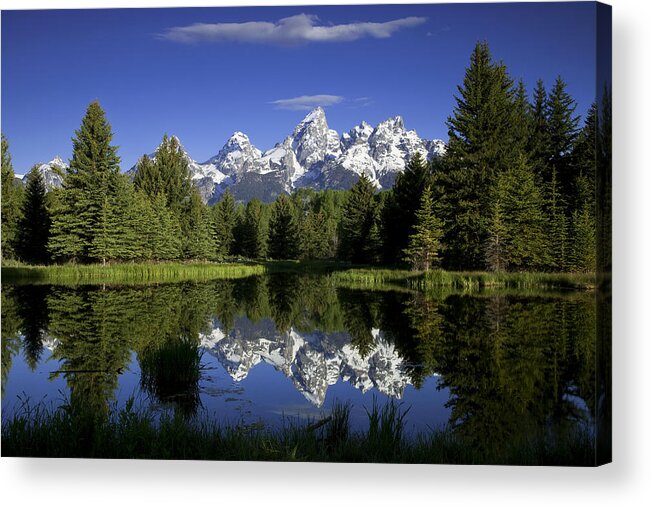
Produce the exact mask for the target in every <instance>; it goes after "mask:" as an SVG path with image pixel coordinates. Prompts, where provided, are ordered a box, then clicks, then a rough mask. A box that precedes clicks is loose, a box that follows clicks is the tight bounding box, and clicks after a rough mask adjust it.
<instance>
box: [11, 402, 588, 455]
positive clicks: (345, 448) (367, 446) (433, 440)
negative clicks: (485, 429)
mask: <svg viewBox="0 0 651 506" xmlns="http://www.w3.org/2000/svg"><path fill="white" fill-rule="evenodd" d="M350 409H351V408H350V405H348V404H346V405H341V404H335V405H334V406H333V409H332V410H331V411H330V413H329V414H328V415H327V416H324V417H323V418H321V419H320V420H309V421H308V422H303V423H300V422H292V421H286V422H285V424H284V426H283V427H282V428H281V429H268V428H265V427H264V425H263V424H261V423H257V424H252V425H243V424H239V425H219V424H217V423H214V422H211V421H207V420H202V419H190V418H188V417H185V416H174V415H162V417H156V416H155V415H154V414H152V413H150V412H147V411H142V410H135V409H133V403H132V401H130V402H128V403H127V406H126V407H125V408H124V409H121V410H118V411H116V412H112V414H110V415H108V417H104V418H102V417H99V416H93V415H91V414H89V413H87V412H85V411H84V410H83V409H82V410H79V409H75V408H74V407H73V406H71V405H69V404H67V405H64V406H63V407H62V408H59V409H56V410H53V411H52V410H46V409H43V408H41V407H36V408H30V407H28V406H27V407H24V408H23V411H21V412H20V413H18V414H16V415H14V416H13V417H10V418H9V419H5V421H3V424H2V456H3V457H6V456H30V457H89V458H141V459H195V460H201V459H205V460H274V461H311V462H395V463H431V464H519V465H577V466H589V465H594V441H593V438H592V437H591V436H590V434H589V433H588V432H587V431H585V430H576V429H573V430H565V431H554V432H553V434H554V435H553V436H552V435H551V432H550V431H549V430H546V431H545V432H544V433H542V432H541V433H539V434H533V435H531V436H530V437H527V438H524V439H521V440H518V441H514V442H512V443H511V444H506V445H504V444H502V445H496V446H495V448H493V449H491V450H486V449H480V448H478V447H477V446H476V445H474V444H470V443H466V442H464V441H463V439H461V438H460V437H459V436H458V435H457V433H456V432H454V431H452V430H433V431H429V432H427V433H422V434H418V435H416V436H414V437H407V436H406V434H405V422H404V417H405V414H406V412H405V411H404V410H403V409H402V407H401V405H399V404H395V403H389V404H387V405H385V406H382V407H380V406H378V405H377V404H374V406H373V407H372V409H371V411H369V412H367V414H368V421H369V424H368V428H367V429H366V430H360V431H352V430H351V429H350V425H349V418H350Z"/></svg>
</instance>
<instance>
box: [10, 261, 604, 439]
mask: <svg viewBox="0 0 651 506" xmlns="http://www.w3.org/2000/svg"><path fill="white" fill-rule="evenodd" d="M596 319H597V312H596V302H595V295H594V293H590V292H566V293H554V292H523V291H512V290H493V291H479V292H472V293H465V292H459V291H441V292H437V293H428V294H427V295H425V294H423V293H418V292H409V291H399V290H395V291H391V290H383V291H370V290H358V289H352V288H343V287H336V286H333V285H332V284H331V283H328V282H325V280H324V278H322V277H319V276H311V275H304V274H303V275H298V274H274V275H267V276H257V277H251V278H246V279H242V280H221V281H213V282H208V283H183V284H170V285H160V286H142V287H131V286H129V287H96V286H77V287H67V286H46V285H31V286H11V285H3V287H2V365H3V367H2V403H3V417H7V416H10V415H11V413H12V412H15V411H16V410H18V409H20V406H21V402H22V401H21V399H24V398H26V397H27V398H29V399H30V401H31V402H38V401H39V400H41V399H42V398H43V397H44V396H45V395H47V398H48V400H49V401H52V400H53V399H57V398H59V399H60V397H61V396H60V395H57V392H58V391H59V390H63V392H64V394H65V396H66V397H67V398H68V399H69V400H76V401H81V402H83V403H84V404H85V405H87V406H92V407H93V409H96V410H97V411H98V412H102V411H107V410H109V409H113V408H114V407H115V402H113V401H118V404H119V403H120V401H124V399H125V397H127V396H129V395H132V394H133V391H134V390H136V391H137V392H142V393H143V394H144V395H142V398H143V399H144V402H145V404H146V405H148V406H150V407H156V406H167V407H168V408H169V409H183V410H185V411H186V412H189V413H190V414H192V413H194V412H196V411H197V410H198V409H199V406H203V408H201V411H200V413H201V414H202V416H208V417H214V418H215V419H219V420H227V421H231V422H238V421H241V420H243V419H245V418H246V416H249V421H250V420H252V419H258V420H259V419H261V420H262V421H263V422H265V423H268V424H270V425H274V424H276V423H278V417H280V416H281V414H283V413H291V412H296V413H298V412H305V413H308V414H311V415H316V414H318V413H319V412H320V410H327V409H329V408H330V407H331V404H332V402H333V401H335V400H336V401H340V402H346V401H349V402H351V403H352V404H354V405H356V407H357V409H358V412H357V417H355V416H353V417H352V421H353V424H356V423H357V424H359V426H361V425H363V423H364V411H363V409H364V408H365V407H366V406H368V405H369V403H370V402H371V401H370V399H371V398H377V399H378V400H379V401H380V402H387V401H389V400H390V399H402V400H403V401H404V402H405V405H404V408H405V409H406V408H408V407H411V410H410V411H409V413H408V416H407V418H406V420H407V422H408V424H409V423H411V424H412V425H413V426H415V427H419V428H421V429H424V430H426V429H427V428H428V427H435V426H438V425H441V424H448V425H449V426H450V427H451V428H453V430H455V431H457V432H458V433H459V434H460V435H461V436H463V437H465V438H468V440H469V441H471V442H477V444H486V442H487V441H491V442H493V443H495V444H499V442H500V441H504V440H506V439H509V438H514V437H516V436H518V435H521V434H526V432H527V431H529V430H534V429H539V428H541V427H546V426H549V425H550V424H559V423H560V424H575V423H582V424H587V425H588V426H589V425H590V424H591V423H592V420H593V413H594V410H595V407H596V406H595V404H596V402H595V397H596V392H595V391H594V389H595V386H594V385H595V382H594V377H595V332H596V330H595V329H596V327H597V325H596ZM178 340H182V342H183V343H185V344H184V346H185V348H184V347H180V348H179V347H178V346H177V347H176V348H172V350H173V351H170V349H168V348H166V346H168V345H169V344H170V343H171V344H174V343H176V342H177V341H178ZM186 348H187V349H186ZM187 354H189V355H190V356H189V358H190V359H191V358H192V355H193V354H198V355H199V356H200V357H201V364H202V365H201V367H202V370H201V371H200V374H199V375H198V376H197V377H198V378H199V379H198V380H193V379H192V377H193V376H192V375H191V374H186V373H187V372H188V371H185V370H183V368H184V367H186V368H187V367H190V366H185V365H180V364H186V363H194V362H192V360H190V361H189V362H187V361H183V360H184V357H185V355H187ZM53 371H54V374H46V373H52V372H53ZM145 372H146V373H147V378H148V380H147V382H144V381H143V378H142V377H144V376H145ZM159 373H160V374H159ZM163 373H167V374H163ZM284 378H289V383H288V382H287V380H286V379H284ZM162 382H165V384H164V385H163V384H162ZM193 382H194V384H193ZM290 384H291V387H290V386H289V385H290ZM152 385H153V386H152ZM145 387H147V388H145ZM163 387H164V388H163ZM190 390H192V391H193V392H194V393H192V394H190V393H189V391H190ZM292 391H293V392H294V393H292ZM197 392H198V394H197ZM191 395H197V397H196V402H189V403H188V402H185V403H184V402H183V401H182V399H183V398H184V396H185V397H189V396H191ZM296 395H298V397H297V396H296ZM301 399H302V400H301ZM59 402H60V400H59ZM353 415H355V413H353ZM355 420H357V421H355Z"/></svg>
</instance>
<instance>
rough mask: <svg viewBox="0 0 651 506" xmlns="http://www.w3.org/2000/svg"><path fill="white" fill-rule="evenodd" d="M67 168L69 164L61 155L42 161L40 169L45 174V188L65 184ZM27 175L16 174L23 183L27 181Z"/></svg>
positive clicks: (58, 186) (59, 186)
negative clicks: (64, 176) (45, 161)
mask: <svg viewBox="0 0 651 506" xmlns="http://www.w3.org/2000/svg"><path fill="white" fill-rule="evenodd" d="M67 168H68V164H67V163H66V162H64V161H63V159H62V158H61V157H60V156H55V157H54V158H53V159H52V160H50V161H49V162H47V163H41V164H40V165H39V166H38V171H39V172H40V173H41V175H42V176H43V182H44V183H45V188H46V189H47V190H51V189H52V188H61V186H62V185H63V175H64V174H65V172H66V169H67ZM25 176H26V174H16V178H17V179H20V180H21V181H22V182H23V183H25V182H26V180H25Z"/></svg>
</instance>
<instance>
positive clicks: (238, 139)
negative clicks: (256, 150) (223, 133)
mask: <svg viewBox="0 0 651 506" xmlns="http://www.w3.org/2000/svg"><path fill="white" fill-rule="evenodd" d="M242 144H251V140H250V139H249V136H248V135H246V134H245V133H244V132H240V131H239V130H238V131H236V132H233V134H232V135H231V136H230V137H229V138H228V141H226V144H225V146H229V145H237V146H241V145H242Z"/></svg>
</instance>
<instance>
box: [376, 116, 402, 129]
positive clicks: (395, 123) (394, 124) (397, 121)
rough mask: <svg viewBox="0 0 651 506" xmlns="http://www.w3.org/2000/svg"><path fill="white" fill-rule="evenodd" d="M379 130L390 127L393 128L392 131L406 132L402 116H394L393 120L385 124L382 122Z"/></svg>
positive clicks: (386, 121) (388, 120) (390, 119)
mask: <svg viewBox="0 0 651 506" xmlns="http://www.w3.org/2000/svg"><path fill="white" fill-rule="evenodd" d="M377 127H378V128H381V127H388V128H391V129H392V130H404V129H405V121H404V120H403V119H402V116H400V115H398V116H393V117H392V118H389V119H387V120H385V121H383V122H381V123H380V124H379V125H378V126H377Z"/></svg>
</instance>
